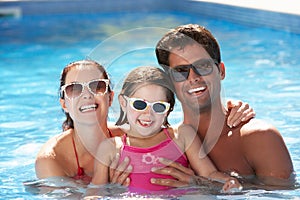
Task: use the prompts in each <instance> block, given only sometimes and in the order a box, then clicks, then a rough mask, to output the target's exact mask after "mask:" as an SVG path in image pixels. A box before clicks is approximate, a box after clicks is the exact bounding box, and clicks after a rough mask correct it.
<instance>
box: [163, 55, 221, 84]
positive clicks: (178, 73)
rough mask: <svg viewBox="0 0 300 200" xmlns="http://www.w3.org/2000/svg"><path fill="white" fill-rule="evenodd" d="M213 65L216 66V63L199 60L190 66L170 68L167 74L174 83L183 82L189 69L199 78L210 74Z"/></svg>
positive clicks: (210, 60) (208, 60)
mask: <svg viewBox="0 0 300 200" xmlns="http://www.w3.org/2000/svg"><path fill="white" fill-rule="evenodd" d="M214 64H216V65H217V66H218V62H217V61H216V60H213V59H200V60H198V61H196V62H194V63H193V64H190V65H179V66H176V67H172V68H171V67H170V68H169V73H170V75H171V77H172V79H173V80H174V81H176V82H181V81H185V80H187V79H188V77H189V74H190V69H191V68H192V69H193V71H194V72H195V73H196V74H197V75H199V76H207V75H209V74H211V73H212V71H213V67H214Z"/></svg>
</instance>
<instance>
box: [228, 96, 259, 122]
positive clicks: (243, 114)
mask: <svg viewBox="0 0 300 200" xmlns="http://www.w3.org/2000/svg"><path fill="white" fill-rule="evenodd" d="M227 109H228V112H229V113H228V114H229V116H228V118H227V125H228V126H229V127H235V126H237V125H239V124H240V123H241V122H246V121H248V120H249V119H251V118H253V117H255V112H254V110H253V109H252V108H251V107H250V106H249V104H248V103H245V102H242V101H231V100H228V101H227Z"/></svg>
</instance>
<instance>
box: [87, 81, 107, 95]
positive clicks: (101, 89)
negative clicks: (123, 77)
mask: <svg viewBox="0 0 300 200" xmlns="http://www.w3.org/2000/svg"><path fill="white" fill-rule="evenodd" d="M89 87H90V89H91V91H92V92H93V93H94V94H100V93H101V94H104V93H105V92H106V83H105V82H104V81H93V82H90V84H89Z"/></svg>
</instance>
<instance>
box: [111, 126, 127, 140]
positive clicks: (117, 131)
mask: <svg viewBox="0 0 300 200" xmlns="http://www.w3.org/2000/svg"><path fill="white" fill-rule="evenodd" d="M108 128H109V130H110V132H111V134H112V136H113V137H115V136H122V135H124V133H125V132H126V130H127V126H126V125H122V126H116V125H114V124H108Z"/></svg>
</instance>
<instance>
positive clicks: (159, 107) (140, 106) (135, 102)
mask: <svg viewBox="0 0 300 200" xmlns="http://www.w3.org/2000/svg"><path fill="white" fill-rule="evenodd" d="M123 97H124V98H125V99H126V101H127V102H128V103H129V104H130V106H131V108H132V109H134V110H136V111H144V110H146V109H147V108H148V106H150V107H151V108H152V110H153V111H154V112H155V113H158V114H164V113H166V112H168V111H169V109H170V103H168V102H164V101H156V102H152V103H150V102H148V101H146V100H144V99H139V98H130V97H127V96H125V95H124V96H123Z"/></svg>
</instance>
